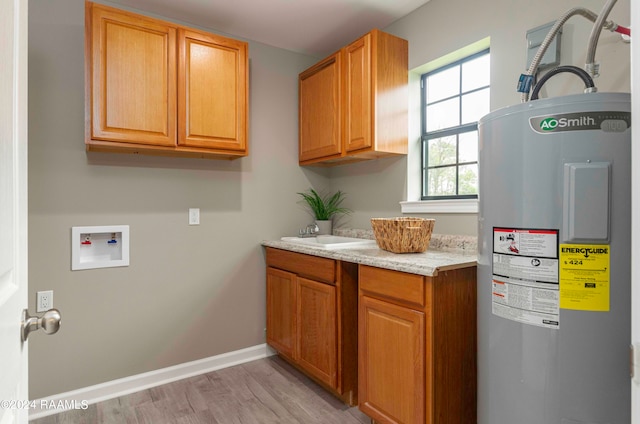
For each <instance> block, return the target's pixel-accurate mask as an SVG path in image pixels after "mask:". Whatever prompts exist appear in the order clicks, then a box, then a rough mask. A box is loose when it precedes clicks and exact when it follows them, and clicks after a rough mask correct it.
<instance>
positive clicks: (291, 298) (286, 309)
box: [267, 267, 297, 359]
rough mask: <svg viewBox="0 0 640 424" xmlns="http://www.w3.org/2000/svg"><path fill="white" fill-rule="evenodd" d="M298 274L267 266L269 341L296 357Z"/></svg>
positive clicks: (279, 350) (275, 347) (284, 352)
mask: <svg viewBox="0 0 640 424" xmlns="http://www.w3.org/2000/svg"><path fill="white" fill-rule="evenodd" d="M296 278H297V277H296V275H295V274H292V273H290V272H286V271H281V270H279V269H275V268H271V267H268V268H267V343H268V344H270V345H271V346H273V348H274V349H276V350H277V351H278V352H280V353H281V354H283V355H285V356H288V357H289V358H292V359H293V358H295V338H296Z"/></svg>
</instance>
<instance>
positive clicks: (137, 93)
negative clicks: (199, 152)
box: [87, 4, 177, 146]
mask: <svg viewBox="0 0 640 424" xmlns="http://www.w3.org/2000/svg"><path fill="white" fill-rule="evenodd" d="M88 7H89V8H91V11H90V13H89V10H88V11H87V12H88V13H87V15H88V17H89V16H90V22H89V25H88V28H89V27H90V31H88V32H87V35H88V36H89V37H90V38H91V41H90V43H88V46H90V59H87V60H90V65H89V69H88V72H87V78H88V82H90V86H91V88H90V90H89V93H87V94H88V96H90V99H89V100H88V102H87V114H88V115H89V116H88V118H89V117H90V119H91V129H90V130H89V131H90V134H87V143H90V140H91V139H93V140H107V141H116V142H130V143H136V144H149V145H160V146H175V144H176V115H177V111H176V96H175V93H176V78H177V76H176V68H177V58H176V28H175V27H172V26H170V25H168V24H167V23H165V22H159V21H153V20H147V19H143V18H142V17H140V16H138V15H132V14H129V13H127V12H124V11H119V10H116V9H111V8H108V7H102V6H100V5H96V4H90V5H89V6H88ZM88 53H89V52H88Z"/></svg>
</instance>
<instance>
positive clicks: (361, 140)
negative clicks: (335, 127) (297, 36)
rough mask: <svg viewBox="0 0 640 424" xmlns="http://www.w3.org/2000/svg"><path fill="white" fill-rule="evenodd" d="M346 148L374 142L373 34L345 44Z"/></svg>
mask: <svg viewBox="0 0 640 424" xmlns="http://www.w3.org/2000/svg"><path fill="white" fill-rule="evenodd" d="M344 69H345V73H344V75H345V90H344V113H345V117H346V118H345V129H344V131H345V135H344V138H345V149H346V151H347V152H352V151H354V150H361V149H365V148H369V147H371V146H372V134H371V132H372V120H373V111H372V102H371V101H372V99H371V98H372V95H373V93H372V91H371V90H372V85H371V34H367V35H365V36H364V37H362V38H360V39H358V40H356V41H354V42H353V43H351V44H350V45H348V46H347V47H345V48H344Z"/></svg>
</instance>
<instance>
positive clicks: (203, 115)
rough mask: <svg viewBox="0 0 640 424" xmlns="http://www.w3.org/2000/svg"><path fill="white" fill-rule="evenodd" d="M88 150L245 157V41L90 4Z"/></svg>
mask: <svg viewBox="0 0 640 424" xmlns="http://www.w3.org/2000/svg"><path fill="white" fill-rule="evenodd" d="M85 8H86V17H85V19H86V22H85V37H86V41H85V50H86V51H85V61H86V64H85V67H86V72H85V73H86V86H87V92H86V99H85V110H86V112H85V113H86V117H85V120H86V124H85V127H86V130H85V144H86V146H87V150H89V151H103V152H115V153H141V154H150V155H165V156H187V157H208V158H222V159H235V158H238V157H242V156H246V155H247V154H248V142H247V133H248V131H247V122H248V81H249V78H248V75H249V72H248V47H247V43H245V42H242V41H238V40H233V39H230V38H225V37H221V36H218V35H214V34H210V33H206V32H202V31H196V30H193V29H191V28H187V27H183V26H180V25H177V24H173V23H170V22H165V21H161V20H157V19H152V18H149V17H146V16H142V15H137V14H133V13H130V12H127V11H123V10H119V9H114V8H111V7H108V6H103V5H100V4H94V3H92V2H89V1H87V2H86V3H85Z"/></svg>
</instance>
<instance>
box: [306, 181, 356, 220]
mask: <svg viewBox="0 0 640 424" xmlns="http://www.w3.org/2000/svg"><path fill="white" fill-rule="evenodd" d="M298 194H299V195H300V196H302V199H303V200H302V201H304V202H306V204H307V206H309V209H311V212H313V215H314V216H315V217H316V219H317V220H329V219H331V217H333V215H336V214H340V213H344V214H349V213H351V209H348V208H345V207H341V206H340V205H341V204H342V202H343V201H344V198H345V194H344V193H343V192H342V191H340V190H338V191H337V192H336V193H334V194H333V195H331V196H329V195H328V194H327V195H324V196H321V195H319V194H318V192H316V191H315V190H314V189H312V188H310V189H309V190H307V191H306V192H304V193H298Z"/></svg>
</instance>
